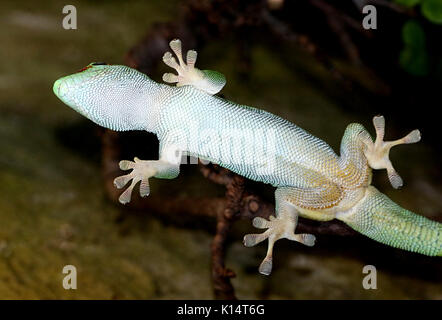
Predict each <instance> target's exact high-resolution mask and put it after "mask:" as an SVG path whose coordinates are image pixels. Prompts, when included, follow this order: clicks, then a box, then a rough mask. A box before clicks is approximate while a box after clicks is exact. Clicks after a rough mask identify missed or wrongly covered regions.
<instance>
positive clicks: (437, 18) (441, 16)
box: [421, 0, 442, 24]
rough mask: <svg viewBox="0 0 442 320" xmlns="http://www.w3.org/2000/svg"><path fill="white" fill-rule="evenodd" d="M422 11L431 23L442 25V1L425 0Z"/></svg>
mask: <svg viewBox="0 0 442 320" xmlns="http://www.w3.org/2000/svg"><path fill="white" fill-rule="evenodd" d="M421 11H422V15H423V16H424V17H425V18H427V19H428V20H430V21H431V22H433V23H438V24H442V0H424V2H423V3H422V6H421Z"/></svg>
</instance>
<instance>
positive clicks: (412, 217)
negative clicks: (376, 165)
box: [337, 186, 442, 256]
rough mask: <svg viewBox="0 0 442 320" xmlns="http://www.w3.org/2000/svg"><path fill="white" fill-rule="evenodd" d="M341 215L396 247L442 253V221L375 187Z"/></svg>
mask: <svg viewBox="0 0 442 320" xmlns="http://www.w3.org/2000/svg"><path fill="white" fill-rule="evenodd" d="M337 218H338V219H339V220H342V221H344V222H345V223H346V224H348V225H349V226H350V227H352V228H353V229H355V230H356V231H358V232H360V233H362V234H363V235H366V236H367V237H369V238H371V239H373V240H376V241H379V242H381V243H384V244H387V245H390V246H392V247H396V248H400V249H404V250H408V251H413V252H418V253H421V254H425V255H429V256H442V224H441V223H438V222H436V221H432V220H429V219H427V218H425V217H423V216H420V215H417V214H415V213H413V212H411V211H409V210H406V209H404V208H402V207H400V206H398V205H397V204H396V203H394V202H393V201H392V200H391V199H389V198H388V197H387V196H386V195H384V194H383V193H381V192H379V191H378V190H377V189H376V188H375V187H373V186H370V187H369V188H368V189H367V194H366V195H365V196H364V198H363V199H362V200H361V201H360V202H359V203H358V204H357V205H356V206H355V207H354V208H352V209H351V211H350V212H348V213H345V214H342V215H340V216H338V217H337Z"/></svg>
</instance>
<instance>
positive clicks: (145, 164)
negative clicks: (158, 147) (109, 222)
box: [114, 157, 157, 204]
mask: <svg viewBox="0 0 442 320" xmlns="http://www.w3.org/2000/svg"><path fill="white" fill-rule="evenodd" d="M153 162H154V161H144V160H140V159H138V158H137V157H135V158H134V161H129V160H122V161H120V163H119V165H120V169H121V170H130V169H132V172H131V173H129V174H126V175H123V176H119V177H117V178H115V180H114V185H115V187H117V188H118V189H121V188H123V187H124V186H125V185H126V184H127V183H128V182H129V181H131V180H132V183H131V184H130V186H129V187H128V188H127V189H126V190H125V191H124V192H123V193H122V194H121V195H120V197H119V198H118V201H120V202H121V203H122V204H126V203H128V202H130V198H131V195H132V190H133V188H134V187H135V185H136V184H137V183H138V182H140V181H141V183H140V195H141V196H142V197H146V196H148V195H149V193H150V188H149V178H150V177H153V176H154V175H155V174H156V172H157V170H156V168H155V166H153V165H152V164H153Z"/></svg>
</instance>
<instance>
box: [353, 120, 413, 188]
mask: <svg viewBox="0 0 442 320" xmlns="http://www.w3.org/2000/svg"><path fill="white" fill-rule="evenodd" d="M373 125H374V127H375V130H376V140H375V142H374V143H373V141H372V140H371V138H370V137H361V138H362V142H363V143H364V144H365V146H366V148H365V149H364V153H365V156H366V158H367V161H368V164H369V165H370V167H372V168H373V169H387V174H388V179H389V180H390V183H391V185H392V186H393V188H395V189H398V188H400V187H401V186H402V185H403V181H402V178H401V177H400V176H399V174H398V173H397V171H396V170H395V169H394V167H393V165H392V163H391V161H390V157H389V155H390V149H391V148H392V147H394V146H397V145H400V144H409V143H416V142H418V141H420V139H421V134H420V132H419V130H417V129H416V130H413V131H411V132H410V133H409V134H407V135H406V136H405V137H403V138H401V139H397V140H394V141H384V135H385V119H384V117H383V116H376V117H374V118H373Z"/></svg>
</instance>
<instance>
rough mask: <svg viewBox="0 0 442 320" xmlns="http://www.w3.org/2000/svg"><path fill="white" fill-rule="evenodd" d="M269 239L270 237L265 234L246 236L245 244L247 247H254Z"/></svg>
mask: <svg viewBox="0 0 442 320" xmlns="http://www.w3.org/2000/svg"><path fill="white" fill-rule="evenodd" d="M267 238H268V235H267V234H266V233H265V232H264V233H252V234H246V235H245V236H244V239H243V243H244V245H245V246H246V247H253V246H255V245H257V244H258V243H260V242H262V241H264V240H265V239H267Z"/></svg>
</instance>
